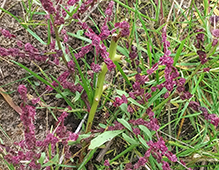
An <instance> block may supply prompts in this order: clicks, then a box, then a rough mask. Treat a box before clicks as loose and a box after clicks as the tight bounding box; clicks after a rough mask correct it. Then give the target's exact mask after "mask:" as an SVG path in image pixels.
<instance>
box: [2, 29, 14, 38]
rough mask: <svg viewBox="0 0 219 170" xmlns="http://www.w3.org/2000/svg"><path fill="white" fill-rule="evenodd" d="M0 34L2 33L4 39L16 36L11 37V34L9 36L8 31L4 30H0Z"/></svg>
mask: <svg viewBox="0 0 219 170" xmlns="http://www.w3.org/2000/svg"><path fill="white" fill-rule="evenodd" d="M1 33H2V35H3V36H4V37H6V38H12V37H13V38H15V37H16V36H15V35H13V34H11V33H10V32H9V31H8V30H6V29H2V30H1Z"/></svg>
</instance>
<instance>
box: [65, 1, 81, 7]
mask: <svg viewBox="0 0 219 170" xmlns="http://www.w3.org/2000/svg"><path fill="white" fill-rule="evenodd" d="M78 1H79V0H69V1H68V2H67V4H68V5H71V6H73V5H74V4H75V3H76V2H78Z"/></svg>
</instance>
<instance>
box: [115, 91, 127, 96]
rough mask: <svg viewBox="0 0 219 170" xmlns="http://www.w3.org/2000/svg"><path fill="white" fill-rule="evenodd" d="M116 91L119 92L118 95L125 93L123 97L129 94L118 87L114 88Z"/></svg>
mask: <svg viewBox="0 0 219 170" xmlns="http://www.w3.org/2000/svg"><path fill="white" fill-rule="evenodd" d="M116 93H117V94H119V95H120V96H122V95H123V94H124V95H125V97H128V96H129V94H128V93H126V92H125V91H123V90H118V89H116Z"/></svg>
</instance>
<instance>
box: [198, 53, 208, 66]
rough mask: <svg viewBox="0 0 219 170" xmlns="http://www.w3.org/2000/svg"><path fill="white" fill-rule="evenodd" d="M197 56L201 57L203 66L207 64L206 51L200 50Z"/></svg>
mask: <svg viewBox="0 0 219 170" xmlns="http://www.w3.org/2000/svg"><path fill="white" fill-rule="evenodd" d="M197 54H198V55H199V59H200V60H201V64H205V63H206V62H207V55H206V53H205V52H204V51H202V50H198V51H197Z"/></svg>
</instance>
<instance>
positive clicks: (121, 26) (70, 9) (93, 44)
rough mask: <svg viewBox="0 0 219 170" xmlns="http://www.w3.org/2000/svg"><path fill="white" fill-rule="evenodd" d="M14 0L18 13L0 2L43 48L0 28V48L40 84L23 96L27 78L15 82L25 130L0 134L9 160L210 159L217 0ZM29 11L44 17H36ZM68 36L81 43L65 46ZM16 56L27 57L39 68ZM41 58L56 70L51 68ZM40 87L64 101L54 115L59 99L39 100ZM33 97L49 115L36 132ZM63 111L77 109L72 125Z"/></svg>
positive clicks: (42, 163)
mask: <svg viewBox="0 0 219 170" xmlns="http://www.w3.org/2000/svg"><path fill="white" fill-rule="evenodd" d="M22 4H23V7H24V9H25V12H26V15H25V18H22V17H21V16H19V17H16V16H15V15H13V14H12V13H10V12H9V11H8V10H5V9H3V8H1V10H2V11H3V12H4V13H5V14H7V15H10V16H11V17H13V18H14V19H16V21H17V22H19V23H20V25H21V26H22V27H23V28H24V29H25V30H26V31H27V32H28V34H30V35H31V36H32V37H34V38H35V39H36V40H37V41H38V43H41V46H43V48H44V49H43V50H42V48H38V47H37V46H36V47H34V46H33V45H32V44H31V43H29V42H23V41H21V40H19V39H18V38H17V36H16V35H14V34H12V33H10V31H9V30H7V28H1V29H0V32H1V34H2V36H4V37H5V38H6V39H14V40H15V41H16V44H11V48H5V47H0V55H1V57H3V58H5V59H6V60H10V61H11V62H13V63H14V64H16V65H18V66H20V68H21V69H24V70H26V72H28V73H29V74H31V76H33V77H35V78H37V79H38V80H39V81H40V82H41V83H44V84H46V85H47V87H46V89H44V92H43V93H41V94H39V93H38V92H37V94H38V97H36V98H33V99H31V100H30V99H29V98H28V97H27V93H28V90H29V89H28V88H27V84H28V83H31V82H30V81H26V84H21V85H19V87H18V92H19V94H20V98H21V100H22V103H21V105H20V108H21V112H20V120H21V121H22V124H23V130H24V139H23V140H22V141H14V144H13V146H8V145H7V141H3V140H2V142H1V144H0V153H1V158H2V159H3V162H4V163H5V165H6V166H7V167H8V169H10V170H12V169H36V170H39V169H56V170H58V169H98V170H99V169H100V170H101V169H126V170H130V169H152V170H156V169H164V170H168V169H193V168H197V167H206V168H207V169H217V168H219V166H218V163H217V162H218V160H219V155H218V148H219V147H218V139H217V137H218V136H217V135H218V132H217V126H218V123H219V118H218V90H219V86H218V78H219V77H218V76H219V75H218V66H219V64H218V46H219V42H218V38H219V29H217V23H218V21H219V17H218V16H216V15H214V14H215V13H216V10H215V9H216V7H217V2H214V1H212V2H211V1H208V0H203V2H202V7H203V9H200V8H199V7H198V6H197V3H195V1H191V3H190V4H189V6H187V8H186V9H184V8H182V6H181V5H180V4H178V3H177V2H176V1H173V3H169V1H159V0H155V1H148V2H145V3H144V2H140V1H138V0H136V2H132V1H130V2H129V1H119V0H114V1H97V0H86V1H81V0H69V1H68V2H64V1H63V2H62V1H54V2H52V1H50V0H47V1H46V0H40V1H37V0H28V1H27V2H24V1H22ZM130 4H131V5H130ZM103 8H104V9H103ZM95 10H96V11H99V13H100V14H101V16H102V18H103V20H102V24H101V26H100V27H99V26H98V25H97V24H96V23H95V19H94V18H92V17H91V14H92V13H94V11H95ZM35 16H43V17H44V20H42V21H40V22H37V23H36V22H35V21H34V20H33V18H34V17H35ZM124 16H125V17H124ZM87 20H89V21H91V23H93V27H92V28H91V26H89V25H90V23H89V24H88V22H87ZM72 23H74V24H72ZM72 25H73V26H76V25H77V26H80V29H79V30H78V31H77V34H74V33H72V32H70V31H69V27H70V26H72ZM38 26H40V27H42V28H47V38H46V41H45V37H40V36H38V35H37V34H36V33H35V28H36V27H38ZM69 37H74V38H77V39H79V40H80V41H81V42H82V46H80V45H78V47H77V49H75V48H73V47H72V46H71V43H70V42H69ZM89 53H91V54H92V58H89V57H88V54H89ZM18 58H23V59H25V60H30V61H31V62H33V63H34V64H35V65H37V66H38V68H39V72H40V74H39V73H36V72H34V71H32V70H31V69H30V68H28V67H27V66H25V65H23V64H21V63H19V62H18V61H17V59H18ZM41 63H46V64H48V65H52V66H58V67H60V68H62V70H64V71H63V72H60V75H59V76H58V77H54V76H52V75H50V74H47V72H46V71H45V70H42V69H41V68H40V66H39V65H40V64H41ZM110 74H111V75H113V76H112V78H111V79H109V78H107V76H108V75H110ZM31 85H32V86H33V84H31ZM2 87H3V86H2ZM35 89H36V90H37V88H35ZM44 95H54V98H55V99H63V100H64V101H65V102H66V108H65V109H64V108H62V110H63V113H62V114H61V116H57V115H56V114H54V113H53V112H52V111H51V109H50V108H51V107H58V106H49V105H48V104H46V101H44V100H43V96H44ZM42 104H43V106H45V107H47V109H48V110H49V111H51V112H50V113H51V115H52V116H53V118H54V121H56V123H55V126H51V127H50V129H49V130H48V131H47V132H45V133H46V137H45V139H43V140H39V138H37V137H36V129H35V125H34V123H35V117H36V115H37V114H38V113H37V110H38V109H40V108H41V107H40V106H42ZM36 108H37V110H36ZM69 114H74V115H75V116H76V117H77V118H78V119H81V122H80V124H78V127H77V129H76V130H75V131H74V132H73V131H69V130H67V128H66V127H65V124H64V121H65V120H66V119H67V117H68V115H69ZM185 127H188V128H189V129H186V128H185ZM1 131H2V132H3V133H4V134H6V132H5V131H4V128H2V127H1ZM72 148H77V149H73V150H72Z"/></svg>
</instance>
